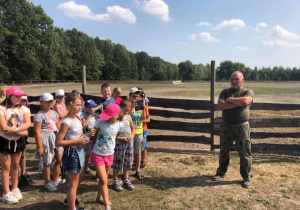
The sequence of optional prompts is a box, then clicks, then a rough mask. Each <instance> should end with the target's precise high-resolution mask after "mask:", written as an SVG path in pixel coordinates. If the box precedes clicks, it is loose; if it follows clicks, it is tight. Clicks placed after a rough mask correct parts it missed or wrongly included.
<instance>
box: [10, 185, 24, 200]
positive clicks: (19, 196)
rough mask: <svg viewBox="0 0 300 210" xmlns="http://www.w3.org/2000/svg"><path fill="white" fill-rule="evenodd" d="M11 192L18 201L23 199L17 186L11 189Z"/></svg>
mask: <svg viewBox="0 0 300 210" xmlns="http://www.w3.org/2000/svg"><path fill="white" fill-rule="evenodd" d="M11 192H12V194H13V195H14V196H15V197H16V198H17V199H18V200H19V201H20V200H22V199H23V196H22V194H21V191H20V189H19V188H16V189H13V190H12V191H11Z"/></svg>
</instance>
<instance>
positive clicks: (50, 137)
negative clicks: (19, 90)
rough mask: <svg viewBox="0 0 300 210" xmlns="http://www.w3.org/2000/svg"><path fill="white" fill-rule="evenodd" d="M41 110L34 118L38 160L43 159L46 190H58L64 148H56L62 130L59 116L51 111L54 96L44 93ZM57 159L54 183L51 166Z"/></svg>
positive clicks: (41, 98)
mask: <svg viewBox="0 0 300 210" xmlns="http://www.w3.org/2000/svg"><path fill="white" fill-rule="evenodd" d="M40 104H41V110H40V111H39V112H38V113H37V114H36V115H35V116H34V118H33V122H34V133H35V141H36V145H37V148H36V158H38V159H39V158H40V157H41V156H42V158H43V164H44V169H43V171H42V174H43V178H44V180H45V184H44V188H45V189H47V190H48V191H50V192H51V191H55V190H57V188H56V187H57V186H58V184H60V183H61V180H60V179H59V172H60V165H61V158H62V152H63V148H62V147H55V138H56V135H57V132H58V130H59V128H60V124H59V116H58V114H57V113H56V112H55V111H53V110H51V109H50V108H51V107H52V104H53V96H52V95H51V94H50V93H44V94H43V95H42V96H41V97H40ZM53 158H54V159H55V160H56V161H55V164H54V167H53V181H51V179H50V164H51V162H52V159H53Z"/></svg>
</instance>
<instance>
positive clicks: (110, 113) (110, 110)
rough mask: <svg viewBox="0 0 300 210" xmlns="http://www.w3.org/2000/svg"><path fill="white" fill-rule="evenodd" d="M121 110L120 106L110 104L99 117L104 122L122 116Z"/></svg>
mask: <svg viewBox="0 0 300 210" xmlns="http://www.w3.org/2000/svg"><path fill="white" fill-rule="evenodd" d="M120 110H121V108H120V107H119V105H118V104H112V103H111V104H108V105H107V107H106V108H105V109H104V111H103V112H102V113H101V114H100V115H99V117H100V118H102V119H103V120H109V119H110V118H112V117H115V116H118V115H119V114H120Z"/></svg>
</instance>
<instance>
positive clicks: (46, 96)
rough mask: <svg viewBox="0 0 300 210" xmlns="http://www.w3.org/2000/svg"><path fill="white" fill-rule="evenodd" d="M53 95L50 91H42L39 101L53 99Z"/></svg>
mask: <svg viewBox="0 0 300 210" xmlns="http://www.w3.org/2000/svg"><path fill="white" fill-rule="evenodd" d="M53 99H54V98H53V95H52V94H50V93H44V94H43V95H41V97H40V101H53Z"/></svg>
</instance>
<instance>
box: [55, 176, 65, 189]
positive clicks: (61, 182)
mask: <svg viewBox="0 0 300 210" xmlns="http://www.w3.org/2000/svg"><path fill="white" fill-rule="evenodd" d="M65 182H66V180H62V179H61V178H60V177H59V178H58V180H57V181H56V182H53V183H54V185H55V187H57V186H58V185H60V184H63V183H65Z"/></svg>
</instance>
